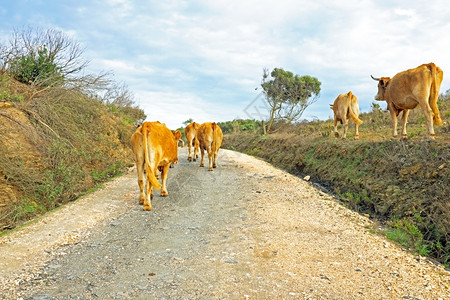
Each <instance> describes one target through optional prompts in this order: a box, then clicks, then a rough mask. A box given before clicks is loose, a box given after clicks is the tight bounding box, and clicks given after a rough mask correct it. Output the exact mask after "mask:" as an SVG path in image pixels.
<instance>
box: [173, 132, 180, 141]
mask: <svg viewBox="0 0 450 300" xmlns="http://www.w3.org/2000/svg"><path fill="white" fill-rule="evenodd" d="M173 136H174V137H175V139H176V140H177V141H178V140H179V139H180V138H181V132H180V131H179V130H176V131H175V132H174V133H173Z"/></svg>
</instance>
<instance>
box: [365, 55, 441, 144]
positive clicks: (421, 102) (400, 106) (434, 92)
mask: <svg viewBox="0 0 450 300" xmlns="http://www.w3.org/2000/svg"><path fill="white" fill-rule="evenodd" d="M443 76H444V73H443V72H442V70H441V69H440V68H439V67H437V66H436V65H435V64H434V63H429V64H423V65H420V66H418V67H417V68H415V69H409V70H406V71H403V72H400V73H397V74H396V75H395V76H394V77H392V79H391V78H390V77H381V78H375V77H373V76H372V75H371V77H372V79H374V80H376V81H378V93H377V95H376V96H375V100H378V101H382V100H384V101H386V102H387V104H388V109H389V112H390V114H391V117H392V123H393V127H394V129H393V136H394V137H396V136H397V116H398V115H399V113H400V112H402V111H403V114H402V138H406V137H407V135H406V122H407V121H408V115H409V111H410V109H414V108H416V107H417V106H419V107H420V108H421V109H422V111H423V114H424V115H425V119H426V125H427V130H428V134H429V136H430V138H432V139H434V136H435V133H434V128H433V122H434V124H435V125H438V126H440V125H442V120H441V116H440V114H439V108H438V106H437V100H438V97H439V89H440V88H441V83H442V79H443Z"/></svg>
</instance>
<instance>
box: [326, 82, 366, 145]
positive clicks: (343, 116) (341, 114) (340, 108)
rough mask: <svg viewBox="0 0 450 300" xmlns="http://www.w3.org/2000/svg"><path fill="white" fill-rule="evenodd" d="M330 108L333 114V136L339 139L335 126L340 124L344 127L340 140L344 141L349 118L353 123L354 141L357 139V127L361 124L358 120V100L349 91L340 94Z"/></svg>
mask: <svg viewBox="0 0 450 300" xmlns="http://www.w3.org/2000/svg"><path fill="white" fill-rule="evenodd" d="M330 108H331V109H332V110H333V112H334V135H335V136H336V137H339V132H338V130H337V124H338V122H340V123H341V124H342V125H343V127H344V130H343V133H342V138H343V139H345V138H346V137H347V130H348V121H349V120H350V118H351V119H352V120H353V122H355V139H359V130H358V127H359V125H361V124H362V123H363V122H362V121H361V120H360V119H359V107H358V98H357V97H356V96H355V95H353V93H352V92H351V91H350V92H348V93H347V94H340V95H339V96H337V98H336V100H334V103H333V105H331V106H330Z"/></svg>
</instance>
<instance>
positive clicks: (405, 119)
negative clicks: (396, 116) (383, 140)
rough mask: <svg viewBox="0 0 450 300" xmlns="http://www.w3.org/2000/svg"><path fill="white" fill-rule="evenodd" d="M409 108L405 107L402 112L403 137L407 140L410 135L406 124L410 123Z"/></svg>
mask: <svg viewBox="0 0 450 300" xmlns="http://www.w3.org/2000/svg"><path fill="white" fill-rule="evenodd" d="M409 112H410V110H409V109H405V110H404V111H403V113H402V139H404V140H406V139H407V138H408V135H407V134H406V124H407V123H408V116H409Z"/></svg>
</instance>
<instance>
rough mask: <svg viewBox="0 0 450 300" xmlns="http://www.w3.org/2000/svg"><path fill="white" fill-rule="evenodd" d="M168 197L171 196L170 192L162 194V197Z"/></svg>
mask: <svg viewBox="0 0 450 300" xmlns="http://www.w3.org/2000/svg"><path fill="white" fill-rule="evenodd" d="M167 196H169V193H168V192H161V197H167Z"/></svg>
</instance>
